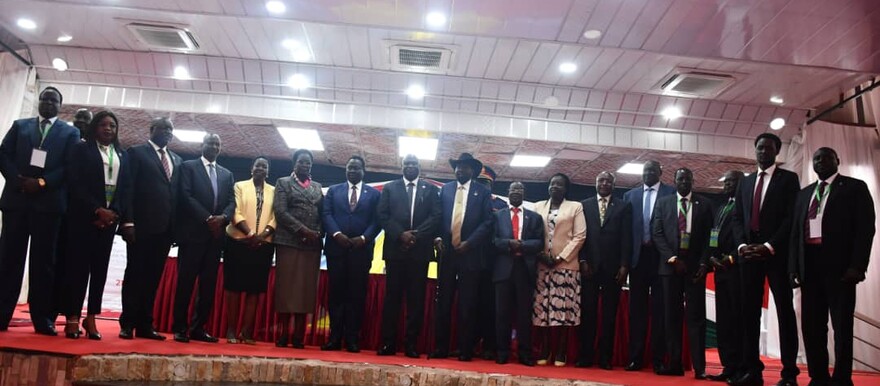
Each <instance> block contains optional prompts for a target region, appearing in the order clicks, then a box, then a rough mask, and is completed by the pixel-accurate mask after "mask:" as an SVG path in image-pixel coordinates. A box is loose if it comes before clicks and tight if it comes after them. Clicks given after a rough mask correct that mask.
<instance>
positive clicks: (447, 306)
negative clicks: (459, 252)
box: [434, 252, 480, 356]
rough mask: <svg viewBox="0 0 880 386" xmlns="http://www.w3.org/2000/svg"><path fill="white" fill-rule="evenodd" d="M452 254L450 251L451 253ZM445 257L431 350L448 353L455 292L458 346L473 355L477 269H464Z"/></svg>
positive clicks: (441, 265)
mask: <svg viewBox="0 0 880 386" xmlns="http://www.w3.org/2000/svg"><path fill="white" fill-rule="evenodd" d="M450 253H452V252H450ZM454 259H455V257H447V258H445V259H444V260H443V261H442V262H441V263H440V267H439V272H438V274H437V276H438V277H437V280H438V285H439V288H438V289H437V291H438V294H437V312H436V316H435V320H434V350H437V351H441V352H449V340H450V329H451V326H452V305H453V303H454V302H455V294H456V292H458V309H457V311H458V320H457V321H456V326H457V327H458V349H459V352H460V353H461V355H465V356H467V355H473V352H474V329H475V326H474V325H475V323H476V313H477V310H476V308H477V304H479V303H478V301H477V296H478V293H477V291H479V288H480V270H477V269H474V270H470V269H464V268H462V267H460V266H459V264H457V262H456V261H455V260H454Z"/></svg>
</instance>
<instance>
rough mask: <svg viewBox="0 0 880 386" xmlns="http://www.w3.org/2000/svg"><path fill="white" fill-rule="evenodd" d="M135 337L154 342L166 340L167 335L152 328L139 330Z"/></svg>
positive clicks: (136, 331)
mask: <svg viewBox="0 0 880 386" xmlns="http://www.w3.org/2000/svg"><path fill="white" fill-rule="evenodd" d="M134 336H135V337H138V338H144V339H152V340H165V335H162V334H160V333H158V332H156V330H154V329H152V328H150V329H148V330H143V329H137V330H135V334H134ZM184 336H186V334H184Z"/></svg>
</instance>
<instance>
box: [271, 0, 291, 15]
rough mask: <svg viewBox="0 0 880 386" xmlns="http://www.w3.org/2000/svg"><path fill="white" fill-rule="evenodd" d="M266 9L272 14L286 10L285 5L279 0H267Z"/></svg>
mask: <svg viewBox="0 0 880 386" xmlns="http://www.w3.org/2000/svg"><path fill="white" fill-rule="evenodd" d="M266 10H268V11H269V12H271V13H274V14H279V13H284V11H286V10H287V6H285V5H284V3H283V2H281V1H267V2H266Z"/></svg>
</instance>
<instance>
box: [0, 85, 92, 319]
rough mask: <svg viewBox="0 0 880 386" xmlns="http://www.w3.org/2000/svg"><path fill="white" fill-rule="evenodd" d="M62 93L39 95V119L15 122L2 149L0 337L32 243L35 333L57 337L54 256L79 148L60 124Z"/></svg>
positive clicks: (73, 133) (72, 133)
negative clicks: (73, 154)
mask: <svg viewBox="0 0 880 386" xmlns="http://www.w3.org/2000/svg"><path fill="white" fill-rule="evenodd" d="M61 102H62V97H61V92H59V91H58V90H57V89H55V88H54V87H47V88H46V89H44V90H43V92H41V93H40V103H39V106H38V110H39V116H38V117H34V118H26V119H19V120H17V121H15V122H13V123H12V127H11V128H10V129H9V131H8V132H7V133H6V136H5V137H3V142H2V144H0V172H2V174H3V178H5V179H6V185H5V186H4V187H3V195H2V196H0V210H2V211H3V230H2V233H0V331H6V329H7V328H8V327H9V321H10V320H11V319H12V313H13V312H14V311H15V303H16V302H17V301H18V296H19V294H20V293H21V284H22V277H23V276H24V262H25V257H26V256H27V248H28V241H29V240H30V263H29V264H28V273H29V276H28V280H29V282H30V283H32V284H31V285H30V287H29V292H28V305H29V308H30V316H31V321H32V322H33V325H34V330H35V331H36V332H37V333H38V334H43V335H56V334H57V333H56V331H55V318H54V316H55V315H56V311H55V305H54V304H53V303H54V299H53V298H54V288H53V283H54V282H55V271H54V267H55V253H56V247H57V238H58V231H59V228H60V226H61V217H62V216H63V215H64V213H65V211H66V210H67V191H66V189H67V188H66V185H65V178H66V176H65V173H66V166H65V165H66V164H65V162H66V161H67V155H68V153H69V152H70V150H71V149H72V148H73V146H74V145H75V144H76V143H77V142H79V133H78V132H77V131H76V128H74V127H73V126H71V125H69V124H68V123H67V122H64V121H62V120H59V119H58V109H60V108H61Z"/></svg>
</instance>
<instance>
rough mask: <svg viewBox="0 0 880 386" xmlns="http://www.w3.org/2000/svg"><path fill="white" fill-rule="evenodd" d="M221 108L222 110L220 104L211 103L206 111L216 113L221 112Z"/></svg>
mask: <svg viewBox="0 0 880 386" xmlns="http://www.w3.org/2000/svg"><path fill="white" fill-rule="evenodd" d="M220 110H221V108H220V105H210V106H208V108H207V110H206V111H207V112H209V113H215V114H216V113H219V112H220Z"/></svg>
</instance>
